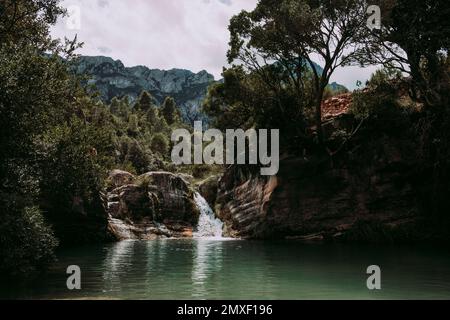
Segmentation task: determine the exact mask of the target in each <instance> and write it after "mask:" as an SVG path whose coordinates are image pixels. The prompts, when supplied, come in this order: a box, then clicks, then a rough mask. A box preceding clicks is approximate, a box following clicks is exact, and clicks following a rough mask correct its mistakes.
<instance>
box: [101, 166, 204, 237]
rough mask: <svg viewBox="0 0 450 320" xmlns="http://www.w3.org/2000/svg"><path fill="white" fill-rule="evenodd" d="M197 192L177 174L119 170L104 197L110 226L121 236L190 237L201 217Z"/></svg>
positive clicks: (111, 229)
mask: <svg viewBox="0 0 450 320" xmlns="http://www.w3.org/2000/svg"><path fill="white" fill-rule="evenodd" d="M193 196H194V194H193V191H192V190H191V189H190V188H189V185H188V183H187V182H186V181H185V180H184V179H183V178H181V177H179V176H177V175H175V174H172V173H169V172H148V173H146V174H144V175H141V176H139V177H135V176H133V175H131V174H130V173H128V172H124V171H119V170H115V171H113V172H112V173H111V174H110V177H109V178H108V189H107V193H106V194H105V197H104V203H105V209H106V212H107V214H108V228H109V230H110V232H111V233H112V234H113V235H114V236H115V237H116V238H117V239H118V240H124V239H154V238H158V237H190V236H192V229H193V226H194V225H195V224H196V223H197V221H198V217H199V212H198V208H197V207H196V205H195V202H194V198H193Z"/></svg>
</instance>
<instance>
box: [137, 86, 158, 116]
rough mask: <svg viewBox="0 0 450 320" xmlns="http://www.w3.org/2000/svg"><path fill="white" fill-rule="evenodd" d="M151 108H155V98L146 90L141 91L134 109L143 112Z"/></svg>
mask: <svg viewBox="0 0 450 320" xmlns="http://www.w3.org/2000/svg"><path fill="white" fill-rule="evenodd" d="M151 108H155V98H153V96H152V95H151V94H150V93H148V91H142V92H141V95H140V96H139V98H138V100H137V102H136V105H135V109H136V110H140V111H143V112H144V113H145V112H147V111H149V110H150V109H151Z"/></svg>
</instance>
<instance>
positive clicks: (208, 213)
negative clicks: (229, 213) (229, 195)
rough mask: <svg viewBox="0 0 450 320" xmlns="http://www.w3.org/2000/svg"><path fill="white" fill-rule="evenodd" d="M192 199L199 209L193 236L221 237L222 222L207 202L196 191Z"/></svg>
mask: <svg viewBox="0 0 450 320" xmlns="http://www.w3.org/2000/svg"><path fill="white" fill-rule="evenodd" d="M194 200H195V203H196V204H197V207H198V209H199V210H200V218H199V219H198V225H197V229H196V231H195V232H194V238H222V228H223V222H222V221H220V220H219V219H217V218H216V216H215V214H214V211H213V210H212V209H211V207H210V206H209V204H208V202H207V201H206V200H205V198H203V197H202V196H201V195H200V194H199V193H198V192H196V193H195V195H194Z"/></svg>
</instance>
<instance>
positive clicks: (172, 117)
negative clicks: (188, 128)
mask: <svg viewBox="0 0 450 320" xmlns="http://www.w3.org/2000/svg"><path fill="white" fill-rule="evenodd" d="M161 112H162V115H163V116H164V119H166V121H167V124H168V125H172V124H173V123H174V122H175V121H176V116H177V114H176V113H177V106H176V104H175V100H174V99H173V98H172V97H167V98H166V99H165V100H164V103H163V105H162V109H161Z"/></svg>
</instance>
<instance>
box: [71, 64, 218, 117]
mask: <svg viewBox="0 0 450 320" xmlns="http://www.w3.org/2000/svg"><path fill="white" fill-rule="evenodd" d="M75 70H76V72H77V73H78V74H86V75H88V76H90V77H91V79H90V80H89V81H88V83H89V84H92V85H95V86H96V87H97V89H98V91H99V92H100V94H101V98H102V100H104V101H105V102H110V101H111V99H112V98H114V97H124V96H127V97H129V99H130V101H134V100H136V98H137V97H138V96H139V95H140V93H141V92H142V91H143V90H146V91H148V92H150V93H151V94H152V95H153V96H154V97H155V98H156V100H157V101H158V102H159V103H162V102H163V101H164V99H165V98H166V97H168V96H171V97H173V98H174V99H175V101H176V102H177V104H178V105H179V106H180V108H181V113H182V115H183V117H184V118H185V119H186V120H189V121H191V120H196V119H205V117H204V115H202V114H200V111H199V107H200V105H201V103H202V101H203V99H204V98H205V96H206V93H207V89H208V86H209V85H210V84H211V83H213V82H214V77H213V76H212V75H211V74H209V73H207V72H206V71H200V72H199V73H193V72H191V71H189V70H182V69H171V70H167V71H165V70H159V69H149V68H147V67H145V66H136V67H131V68H127V67H125V66H124V65H123V63H122V62H121V61H120V60H113V59H112V58H109V57H102V56H98V57H86V56H83V57H80V58H79V59H78V61H77V63H76V64H75Z"/></svg>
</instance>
